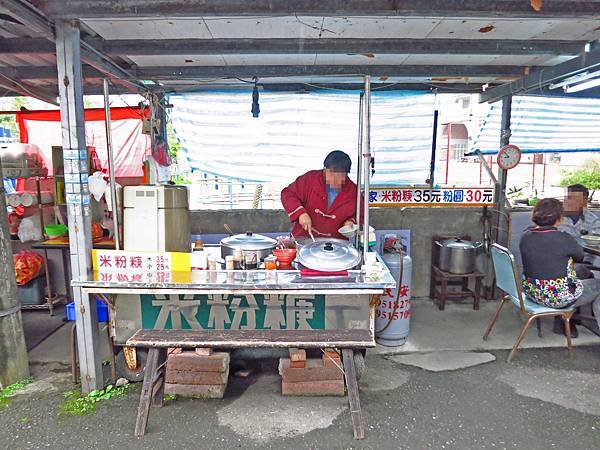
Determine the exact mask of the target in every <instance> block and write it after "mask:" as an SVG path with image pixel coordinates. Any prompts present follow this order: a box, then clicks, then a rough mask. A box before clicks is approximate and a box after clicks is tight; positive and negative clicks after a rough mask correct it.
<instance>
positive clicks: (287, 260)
mask: <svg viewBox="0 0 600 450" xmlns="http://www.w3.org/2000/svg"><path fill="white" fill-rule="evenodd" d="M273 255H275V257H276V258H277V261H279V265H280V266H283V267H289V266H291V265H292V261H293V260H294V259H296V249H295V248H276V249H275V250H273Z"/></svg>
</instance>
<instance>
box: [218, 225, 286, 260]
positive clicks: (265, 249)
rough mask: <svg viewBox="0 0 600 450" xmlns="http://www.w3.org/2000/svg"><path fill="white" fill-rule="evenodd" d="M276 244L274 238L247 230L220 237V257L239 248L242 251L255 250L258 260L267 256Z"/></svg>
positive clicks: (230, 253) (231, 253)
mask: <svg viewBox="0 0 600 450" xmlns="http://www.w3.org/2000/svg"><path fill="white" fill-rule="evenodd" d="M276 245H277V241H276V240H275V239H271V238H270V237H267V236H263V235H262V234H254V233H252V232H251V231H247V232H246V233H244V234H235V235H233V236H228V237H226V238H223V239H221V257H222V258H225V257H226V256H229V255H233V254H234V253H235V249H236V248H239V249H241V250H242V251H243V252H248V251H253V252H256V255H257V259H258V260H259V261H260V260H263V259H264V258H265V257H266V256H269V255H270V254H271V252H272V251H273V249H274V248H275V246H276Z"/></svg>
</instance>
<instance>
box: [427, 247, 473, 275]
mask: <svg viewBox="0 0 600 450" xmlns="http://www.w3.org/2000/svg"><path fill="white" fill-rule="evenodd" d="M435 245H437V246H438V250H439V260H438V265H439V268H440V269H441V270H443V271H444V272H450V273H455V274H466V273H471V272H474V271H475V260H476V258H477V255H478V254H479V252H480V250H481V248H482V246H483V244H482V243H481V242H471V241H465V240H462V239H460V238H454V239H446V240H444V241H435Z"/></svg>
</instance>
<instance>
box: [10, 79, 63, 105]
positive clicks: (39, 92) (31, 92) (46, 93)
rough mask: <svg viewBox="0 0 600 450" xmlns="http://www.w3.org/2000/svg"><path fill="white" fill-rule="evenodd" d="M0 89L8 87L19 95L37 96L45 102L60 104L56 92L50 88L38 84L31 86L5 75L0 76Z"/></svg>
mask: <svg viewBox="0 0 600 450" xmlns="http://www.w3.org/2000/svg"><path fill="white" fill-rule="evenodd" d="M0 89H7V90H8V91H12V92H14V93H16V94H17V95H23V96H25V97H35V98H37V99H39V100H42V101H43V102H46V103H50V104H52V105H58V101H57V97H58V94H57V93H56V92H52V91H50V90H48V89H44V88H41V87H37V86H31V85H29V84H27V83H23V82H21V81H17V80H13V79H12V78H10V77H7V76H5V75H1V76H0Z"/></svg>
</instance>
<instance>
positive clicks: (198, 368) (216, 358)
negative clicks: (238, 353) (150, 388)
mask: <svg viewBox="0 0 600 450" xmlns="http://www.w3.org/2000/svg"><path fill="white" fill-rule="evenodd" d="M167 370H188V371H195V372H225V371H228V370H229V353H227V352H214V353H213V354H212V355H210V356H200V355H198V354H196V352H183V353H179V354H177V355H172V356H169V359H168V360H167Z"/></svg>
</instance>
